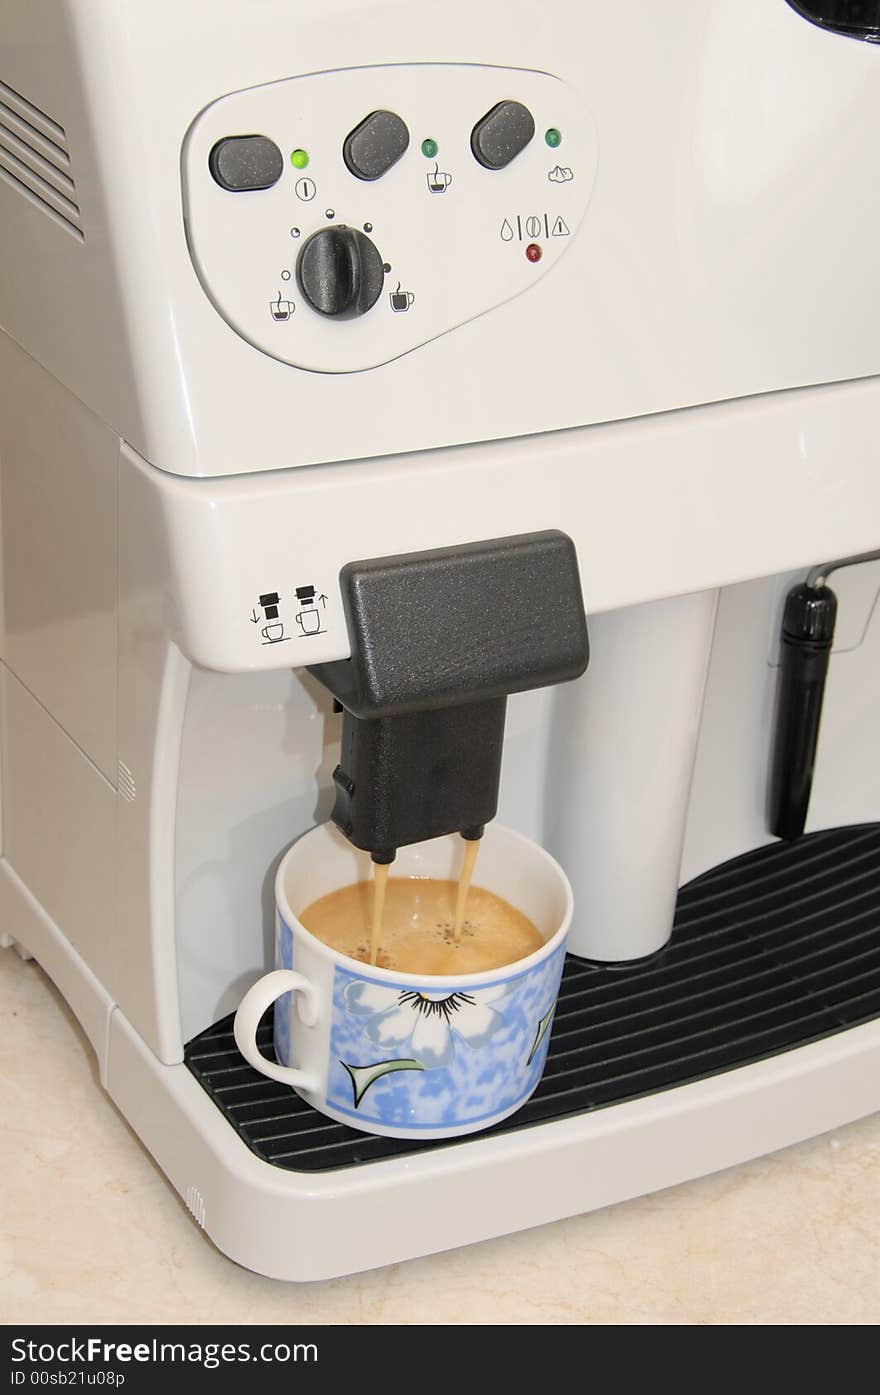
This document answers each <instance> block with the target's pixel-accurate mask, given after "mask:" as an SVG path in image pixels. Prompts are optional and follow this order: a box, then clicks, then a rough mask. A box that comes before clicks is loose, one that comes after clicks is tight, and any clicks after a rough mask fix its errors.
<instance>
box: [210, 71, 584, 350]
mask: <svg viewBox="0 0 880 1395" xmlns="http://www.w3.org/2000/svg"><path fill="white" fill-rule="evenodd" d="M596 164H597V142H596V135H595V128H594V126H593V123H592V121H591V119H590V116H589V112H588V110H587V108H586V105H585V103H584V101H583V98H581V97H579V96H578V95H577V94H576V93H575V92H574V91H573V90H572V89H571V88H570V87H568V86H567V85H566V84H565V83H563V82H561V81H560V80H559V79H558V78H555V77H552V76H551V75H549V74H547V73H539V72H533V71H530V70H527V69H513V68H491V67H485V68H483V67H478V66H475V65H468V64H462V65H455V64H434V63H423V64H411V65H399V66H393V67H387V68H383V67H374V68H355V69H346V70H344V71H340V72H331V73H320V74H315V75H313V76H309V77H300V78H289V79H286V80H284V81H281V82H275V83H270V84H267V85H266V86H263V87H257V88H252V89H249V90H247V91H242V92H235V93H232V94H230V95H229V96H226V97H221V98H220V99H219V100H218V101H216V102H214V103H212V105H211V106H209V107H207V108H206V109H205V110H204V111H203V112H201V114H200V115H199V116H198V117H197V118H196V120H195V121H194V122H193V125H192V126H191V127H190V130H189V132H188V134H187V137H186V141H185V145H184V157H183V197H184V211H185V220H186V233H187V241H188V245H189V249H190V255H191V257H192V260H193V264H194V266H195V268H196V271H197V273H198V276H199V279H200V280H201V283H202V286H203V287H204V289H205V291H206V293H207V295H208V296H209V297H210V299H211V301H212V302H213V304H214V306H215V307H216V309H217V310H218V311H219V313H220V314H221V315H222V316H223V318H224V319H225V320H226V321H227V322H228V324H229V325H231V327H232V328H233V329H234V330H235V331H236V332H237V333H238V334H240V335H241V336H242V338H244V339H246V340H247V341H248V342H249V343H250V344H252V345H253V346H254V347H255V348H257V349H260V350H262V351H263V352H264V353H267V354H270V355H271V356H272V357H273V358H276V359H280V360H281V361H282V362H285V363H290V364H294V365H296V366H297V367H300V368H307V369H313V370H316V371H319V372H327V373H345V372H355V371H358V370H361V369H366V368H373V367H376V366H377V365H378V364H381V363H387V362H389V361H390V360H392V359H394V358H397V357H399V356H400V355H401V354H404V353H407V352H409V351H410V350H412V349H414V348H416V347H417V346H418V345H420V344H425V343H427V342H428V341H429V340H431V339H435V338H436V337H437V336H438V335H441V334H445V333H447V332H448V331H449V330H451V329H454V328H455V327H456V326H458V325H461V324H464V323H465V322H466V321H468V320H472V319H475V318H476V317H477V316H479V315H484V314H486V313H487V311H490V310H492V309H493V308H494V307H496V306H498V305H501V304H503V303H504V302H505V301H508V300H510V299H512V298H513V297H514V296H517V295H520V294H522V292H524V291H527V290H528V289H529V288H530V287H531V286H533V285H534V284H535V283H536V282H537V281H538V280H540V279H541V277H543V276H545V275H547V273H548V272H549V271H550V270H551V269H552V268H553V267H554V266H555V265H556V263H557V262H558V261H559V260H560V258H561V257H562V256H564V254H565V251H566V250H567V248H568V247H569V246H570V245H571V243H572V240H573V238H574V237H575V235H576V233H577V230H578V227H579V225H580V223H581V221H582V219H583V217H584V214H585V212H586V209H587V205H588V203H589V198H590V193H591V191H592V187H593V181H594V179H595V173H596Z"/></svg>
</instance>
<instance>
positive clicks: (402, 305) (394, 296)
mask: <svg viewBox="0 0 880 1395" xmlns="http://www.w3.org/2000/svg"><path fill="white" fill-rule="evenodd" d="M389 299H390V301H391V309H392V310H393V311H394V313H395V314H396V315H402V314H403V312H404V311H405V310H408V309H409V307H410V306H411V305H412V303H413V301H414V300H415V296H414V295H413V293H412V291H402V290H401V289H400V282H399V281H398V283H397V290H396V291H392V292H391V295H390V297H389Z"/></svg>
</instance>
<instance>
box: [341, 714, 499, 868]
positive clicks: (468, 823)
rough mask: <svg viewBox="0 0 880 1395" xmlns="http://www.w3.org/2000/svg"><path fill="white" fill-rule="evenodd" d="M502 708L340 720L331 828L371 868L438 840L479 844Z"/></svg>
mask: <svg viewBox="0 0 880 1395" xmlns="http://www.w3.org/2000/svg"><path fill="white" fill-rule="evenodd" d="M506 702H507V699H506V698H503V697H501V698H491V699H490V700H489V701H488V702H477V703H468V704H466V705H464V706H461V707H443V708H438V709H435V710H434V711H428V712H406V713H402V714H401V715H400V716H396V717H374V718H372V719H371V720H362V719H361V718H359V717H355V716H353V715H352V713H350V712H346V713H345V716H344V719H343V725H342V750H341V759H340V762H339V765H338V766H337V767H336V769H335V770H334V772H333V782H334V784H335V786H336V803H335V805H334V808H333V815H332V817H333V822H334V823H335V824H336V825H337V827H338V828H340V829H341V830H342V832H343V833H344V834H345V836H346V837H347V838H349V839H350V840H351V842H352V843H354V845H355V847H358V848H365V849H367V850H368V851H370V852H371V853H372V857H373V861H374V862H391V861H393V859H394V853H393V852H392V853H391V854H390V855H388V853H387V852H385V851H383V850H385V849H392V848H394V849H396V848H400V847H406V846H407V845H408V844H409V843H421V842H423V841H424V840H425V839H426V838H438V837H440V836H441V835H442V834H444V833H458V832H459V831H460V830H462V829H466V830H467V833H465V834H464V836H465V837H480V836H481V834H482V832H483V826H484V825H485V824H486V823H488V822H489V820H490V819H492V818H494V817H495V810H496V808H497V806H498V782H499V779H500V776H501V749H502V744H503V739H504V709H505V706H506Z"/></svg>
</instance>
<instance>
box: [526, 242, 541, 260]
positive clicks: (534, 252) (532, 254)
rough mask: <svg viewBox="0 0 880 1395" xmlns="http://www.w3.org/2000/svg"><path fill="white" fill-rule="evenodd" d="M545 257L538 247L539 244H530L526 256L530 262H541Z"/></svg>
mask: <svg viewBox="0 0 880 1395" xmlns="http://www.w3.org/2000/svg"><path fill="white" fill-rule="evenodd" d="M543 255H544V254H543V252H542V251H541V248H540V247H539V246H538V244H537V242H530V243H529V245H528V247H527V248H526V256H527V257H528V259H529V261H530V262H539V261H540V260H541V258H542V256H543Z"/></svg>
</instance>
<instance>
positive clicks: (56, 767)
mask: <svg viewBox="0 0 880 1395" xmlns="http://www.w3.org/2000/svg"><path fill="white" fill-rule="evenodd" d="M3 674H4V690H5V702H4V706H5V726H4V733H3V735H4V741H3V746H4V751H3V782H4V791H3V793H4V806H5V809H4V814H5V854H6V859H7V861H8V862H9V864H10V866H11V867H12V868H13V870H14V871H15V872H16V873H17V874H18V876H19V877H20V879H21V881H22V882H23V883H24V885H25V886H26V887H27V889H28V891H29V892H30V893H31V894H32V895H33V896H34V897H35V898H36V900H37V901H38V902H39V903H40V904H41V906H42V907H43V909H44V910H45V912H46V914H47V915H48V916H49V917H50V918H51V920H52V921H54V923H55V924H56V925H57V926H59V927H60V929H61V930H62V931H63V933H64V934H65V935H66V936H67V938H68V940H69V941H70V943H71V944H72V945H73V947H74V949H76V951H77V952H78V953H79V954H80V955H81V956H82V958H83V959H84V960H85V962H86V963H87V964H88V965H89V967H90V968H91V969H92V971H93V972H94V973H95V974H96V975H97V977H98V978H99V979H100V980H101V981H102V982H103V983H105V984H106V985H107V986H108V987H109V988H110V989H111V991H112V987H113V983H114V979H115V974H114V972H113V970H114V966H115V964H116V962H117V960H118V958H119V956H120V953H121V947H120V937H119V925H118V921H117V914H116V886H115V876H114V866H113V863H114V855H113V854H114V846H115V842H116V793H115V791H114V789H113V788H112V786H111V785H109V784H108V782H107V781H106V780H105V779H104V776H103V775H102V774H101V773H100V772H99V771H98V770H97V769H96V767H95V766H94V765H93V764H92V762H91V761H89V760H87V759H86V757H85V756H84V755H83V754H82V752H81V751H80V750H79V749H78V748H77V747H76V746H75V745H74V743H73V742H72V741H71V740H70V738H69V737H68V736H67V735H65V733H64V732H63V731H62V729H61V727H59V725H58V723H57V722H55V721H53V719H52V718H51V717H50V716H49V714H48V712H47V711H46V710H45V708H44V707H42V706H41V705H40V703H39V702H37V701H36V699H35V698H34V697H32V696H31V694H30V693H29V692H28V691H27V689H26V688H24V687H23V686H22V685H21V683H19V681H18V679H17V678H15V677H14V676H13V674H12V673H11V672H10V671H9V670H8V669H4V670H3ZM11 933H13V934H14V933H15V931H14V928H11Z"/></svg>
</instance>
